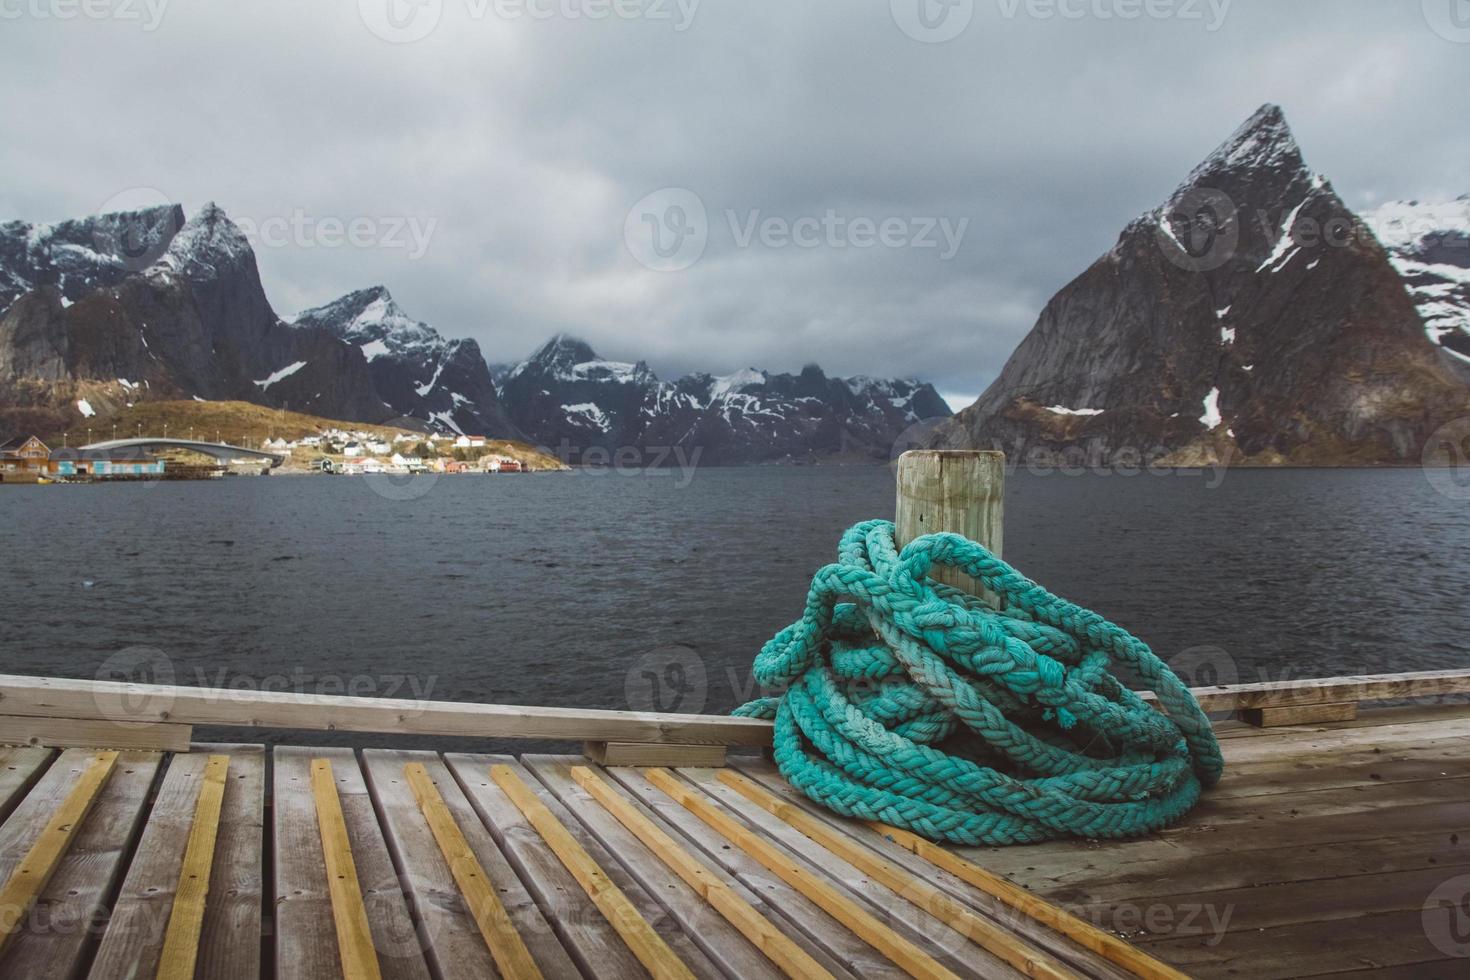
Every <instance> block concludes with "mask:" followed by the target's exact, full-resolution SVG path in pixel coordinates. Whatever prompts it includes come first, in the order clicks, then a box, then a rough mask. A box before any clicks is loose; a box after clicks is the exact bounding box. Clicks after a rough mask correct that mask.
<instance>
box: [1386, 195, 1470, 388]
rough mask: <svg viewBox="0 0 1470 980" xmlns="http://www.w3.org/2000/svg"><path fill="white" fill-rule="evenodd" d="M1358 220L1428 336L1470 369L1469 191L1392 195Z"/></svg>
mask: <svg viewBox="0 0 1470 980" xmlns="http://www.w3.org/2000/svg"><path fill="white" fill-rule="evenodd" d="M1363 220H1364V221H1365V222H1366V223H1367V225H1368V227H1369V228H1371V229H1372V231H1373V233H1374V234H1375V235H1377V236H1378V240H1379V241H1380V242H1382V243H1383V247H1384V248H1386V249H1388V258H1389V261H1390V262H1392V263H1393V267H1394V268H1395V269H1397V270H1398V271H1399V275H1401V276H1403V277H1404V285H1405V286H1406V287H1408V290H1409V295H1410V296H1412V297H1413V298H1414V302H1415V304H1417V305H1418V307H1419V315H1420V316H1421V317H1423V318H1424V329H1425V331H1427V332H1428V334H1429V339H1430V340H1431V341H1433V342H1434V343H1435V344H1437V345H1438V346H1439V347H1441V348H1443V349H1444V350H1445V351H1446V352H1448V353H1449V354H1450V355H1451V356H1452V357H1454V358H1455V359H1456V360H1457V361H1458V362H1460V363H1462V364H1464V365H1465V366H1466V368H1467V371H1470V194H1465V195H1462V196H1460V197H1459V198H1457V199H1456V200H1453V201H1445V202H1441V203H1424V202H1420V201H1394V202H1391V203H1389V204H1384V205H1382V206H1381V207H1377V208H1374V209H1373V210H1372V211H1367V212H1364V214H1363Z"/></svg>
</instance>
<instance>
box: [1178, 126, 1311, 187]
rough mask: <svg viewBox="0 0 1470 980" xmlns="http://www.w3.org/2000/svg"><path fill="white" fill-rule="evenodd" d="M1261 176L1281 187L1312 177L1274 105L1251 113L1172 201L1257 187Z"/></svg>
mask: <svg viewBox="0 0 1470 980" xmlns="http://www.w3.org/2000/svg"><path fill="white" fill-rule="evenodd" d="M1262 176H1265V177H1267V178H1269V179H1270V181H1271V182H1273V183H1277V184H1281V185H1285V184H1288V183H1291V182H1294V181H1295V180H1296V179H1297V178H1298V177H1301V178H1305V179H1311V177H1312V174H1311V171H1310V170H1309V169H1308V167H1307V164H1306V161H1305V160H1304V159H1303V158H1302V150H1301V146H1300V145H1298V144H1297V141H1296V137H1295V136H1294V135H1292V132H1291V127H1290V126H1289V125H1287V122H1286V114H1285V113H1284V112H1282V111H1281V107H1280V106H1279V105H1276V104H1275V103H1273V102H1268V103H1266V104H1265V105H1263V106H1261V107H1260V108H1259V109H1257V110H1256V111H1255V112H1254V113H1252V114H1251V117H1250V118H1249V119H1247V120H1246V121H1245V122H1243V123H1241V124H1240V126H1239V127H1238V128H1237V129H1236V130H1235V132H1233V133H1231V134H1230V137H1229V139H1227V140H1225V142H1223V143H1221V144H1220V145H1219V146H1217V147H1216V148H1215V150H1214V152H1212V153H1211V154H1210V155H1209V156H1207V157H1205V158H1204V160H1203V161H1201V162H1200V164H1199V165H1198V166H1197V167H1195V168H1194V169H1193V170H1191V171H1190V172H1189V176H1188V177H1186V178H1184V182H1183V183H1182V184H1180V185H1179V189H1178V190H1176V191H1175V192H1174V195H1173V197H1171V198H1170V200H1171V201H1175V200H1178V199H1179V198H1180V197H1181V196H1183V195H1184V194H1187V193H1189V192H1190V191H1193V190H1196V189H1200V188H1208V189H1214V190H1220V189H1223V188H1225V187H1233V186H1238V185H1240V184H1243V183H1255V182H1256V181H1257V180H1258V179H1259V178H1261V177H1262ZM1237 203H1239V202H1237Z"/></svg>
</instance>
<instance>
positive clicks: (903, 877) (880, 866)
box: [719, 769, 1077, 980]
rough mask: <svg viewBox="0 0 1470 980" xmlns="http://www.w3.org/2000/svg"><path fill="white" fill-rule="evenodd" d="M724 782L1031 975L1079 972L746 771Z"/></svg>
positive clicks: (725, 775) (1057, 979)
mask: <svg viewBox="0 0 1470 980" xmlns="http://www.w3.org/2000/svg"><path fill="white" fill-rule="evenodd" d="M719 776H720V781H721V782H723V783H724V784H725V785H726V786H729V787H730V788H731V789H733V790H735V792H737V793H739V794H740V795H741V796H743V797H745V798H746V799H747V800H750V801H751V802H752V803H754V804H755V805H756V806H758V807H760V808H762V809H763V810H765V811H767V812H768V813H771V814H773V815H774V816H776V817H779V818H780V819H781V820H784V821H785V822H786V823H788V824H790V825H791V826H792V827H794V828H796V829H797V830H799V831H800V832H801V833H803V834H805V835H806V836H807V837H809V838H810V839H811V840H812V841H814V842H815V843H817V844H819V845H821V846H822V847H824V848H826V849H827V850H828V851H831V852H832V853H833V854H835V855H837V856H838V857H840V858H841V859H842V860H844V861H846V862H847V863H848V864H850V865H852V866H853V867H855V868H857V869H858V870H859V871H861V872H862V873H863V874H865V875H868V876H869V877H871V878H872V879H873V880H874V881H877V882H879V883H881V884H883V885H884V886H886V887H888V888H891V889H892V890H893V891H894V892H896V893H897V894H899V895H901V896H902V897H903V898H905V899H907V900H908V901H909V902H912V903H913V904H915V905H917V906H918V907H919V908H921V909H923V910H924V911H925V912H927V913H928V914H929V915H932V916H934V917H935V918H936V919H939V920H940V921H941V922H944V923H945V924H946V925H948V926H950V927H951V928H952V929H954V930H955V931H956V932H958V933H959V934H960V935H962V936H965V937H966V938H967V939H969V940H970V941H971V942H973V943H975V944H976V945H978V946H980V947H981V948H983V949H986V950H989V951H990V952H992V953H994V954H995V955H996V956H997V957H999V958H1000V959H1002V960H1004V961H1005V962H1007V963H1009V964H1010V965H1011V966H1013V967H1015V968H1016V969H1017V970H1020V971H1021V972H1022V973H1023V974H1025V975H1026V976H1028V977H1039V978H1045V980H1062V978H1072V977H1076V976H1077V974H1076V973H1075V972H1074V971H1073V970H1072V969H1071V968H1069V967H1068V966H1066V965H1065V964H1064V963H1062V962H1061V961H1060V960H1058V959H1057V958H1056V957H1054V956H1051V955H1050V954H1048V953H1045V952H1043V951H1042V950H1039V949H1037V948H1035V947H1034V946H1032V945H1031V944H1029V943H1027V942H1025V941H1023V940H1022V939H1021V938H1020V937H1019V936H1017V935H1016V934H1015V933H1012V932H1008V931H1006V930H1005V929H1002V928H1001V927H1000V926H998V925H996V923H994V922H992V921H990V920H989V919H986V918H983V917H981V916H979V915H977V914H976V913H975V912H973V911H971V910H970V909H969V908H967V907H965V906H964V905H962V904H960V903H959V902H957V901H955V900H954V899H953V898H952V897H951V896H949V895H948V894H946V893H945V892H943V891H941V890H940V889H939V888H937V887H936V886H934V885H933V884H931V883H929V882H928V881H925V880H923V879H921V878H919V877H917V876H916V875H913V874H911V873H909V872H908V871H906V870H905V869H904V868H902V867H900V866H899V865H897V864H895V863H894V862H892V861H889V860H888V859H887V858H885V857H882V856H881V855H879V854H877V853H876V852H875V851H873V850H871V849H869V848H867V847H865V846H864V845H862V844H860V843H858V842H857V841H856V840H854V839H853V838H851V837H849V836H848V835H846V834H843V833H841V832H839V831H837V830H836V829H834V828H832V827H830V826H828V825H826V824H824V823H822V822H821V821H819V820H817V819H816V818H814V817H812V816H811V815H809V814H807V813H805V812H803V811H802V810H800V809H798V808H797V807H795V806H793V805H791V804H790V803H787V802H785V801H784V800H781V799H779V798H777V797H776V796H774V795H773V794H771V793H770V792H769V791H767V790H765V789H763V788H762V787H760V786H758V785H756V783H755V782H753V781H752V780H751V779H750V778H749V777H748V776H744V775H742V774H740V773H738V772H734V771H732V770H729V769H726V770H723V771H721V772H720V774H719Z"/></svg>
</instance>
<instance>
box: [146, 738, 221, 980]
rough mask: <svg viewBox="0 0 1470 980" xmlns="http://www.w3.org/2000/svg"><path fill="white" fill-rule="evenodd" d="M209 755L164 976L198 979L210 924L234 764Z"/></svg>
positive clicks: (167, 940) (166, 940)
mask: <svg viewBox="0 0 1470 980" xmlns="http://www.w3.org/2000/svg"><path fill="white" fill-rule="evenodd" d="M204 758H205V759H206V762H205V765H204V771H203V772H202V773H201V774H200V776H199V779H198V782H199V789H198V792H197V794H196V796H197V797H198V799H197V800H196V802H195V804H194V819H193V820H192V822H191V824H190V826H189V832H188V844H187V845H186V846H185V848H184V859H183V863H182V864H181V865H180V867H179V874H178V879H177V887H176V888H175V889H174V902H173V908H172V909H170V910H169V916H168V928H167V929H166V930H165V931H164V934H163V948H162V950H161V951H160V953H159V965H158V974H157V978H158V980H194V967H195V964H196V963H197V962H198V960H199V936H200V932H201V931H202V929H203V927H204V908H205V905H206V904H207V903H208V901H209V882H210V878H211V877H212V874H211V872H212V871H213V868H214V845H215V841H216V840H217V839H218V837H219V819H220V811H221V810H222V809H223V808H224V801H225V781H226V780H227V779H228V778H229V767H230V757H229V756H227V755H209V756H205V757H204Z"/></svg>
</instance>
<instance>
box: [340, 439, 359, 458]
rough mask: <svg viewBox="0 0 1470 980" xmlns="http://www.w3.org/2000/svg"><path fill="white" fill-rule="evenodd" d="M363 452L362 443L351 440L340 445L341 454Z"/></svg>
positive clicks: (350, 454)
mask: <svg viewBox="0 0 1470 980" xmlns="http://www.w3.org/2000/svg"><path fill="white" fill-rule="evenodd" d="M362 454H363V450H362V443H360V442H358V441H356V440H353V441H352V442H349V443H348V444H347V445H345V446H343V447H342V455H343V456H361V455H362Z"/></svg>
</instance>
